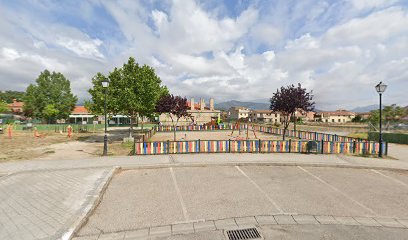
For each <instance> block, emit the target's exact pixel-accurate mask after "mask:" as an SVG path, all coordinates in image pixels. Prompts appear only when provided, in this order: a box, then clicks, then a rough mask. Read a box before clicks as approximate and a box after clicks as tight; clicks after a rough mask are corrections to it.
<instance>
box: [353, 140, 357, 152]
mask: <svg viewBox="0 0 408 240" xmlns="http://www.w3.org/2000/svg"><path fill="white" fill-rule="evenodd" d="M353 153H356V141H355V140H354V141H353Z"/></svg>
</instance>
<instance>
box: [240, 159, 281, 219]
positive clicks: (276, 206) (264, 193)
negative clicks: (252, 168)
mask: <svg viewBox="0 0 408 240" xmlns="http://www.w3.org/2000/svg"><path fill="white" fill-rule="evenodd" d="M235 167H236V168H237V169H238V171H239V172H240V173H241V174H242V175H244V177H246V178H247V179H248V180H249V182H251V183H252V184H253V185H254V186H255V187H256V188H257V189H258V190H259V191H260V192H261V193H262V194H263V195H264V196H265V197H266V199H268V201H269V202H271V203H272V204H273V206H275V208H276V209H277V210H278V211H279V213H281V214H284V212H283V210H282V208H280V207H279V205H278V204H277V203H276V202H275V201H274V200H273V199H272V198H271V197H269V195H268V194H267V193H266V192H265V191H264V190H263V189H262V188H261V187H260V186H259V185H258V184H256V182H254V181H253V180H252V179H251V178H250V177H249V176H248V175H247V174H246V173H245V172H244V171H242V170H241V168H239V166H235Z"/></svg>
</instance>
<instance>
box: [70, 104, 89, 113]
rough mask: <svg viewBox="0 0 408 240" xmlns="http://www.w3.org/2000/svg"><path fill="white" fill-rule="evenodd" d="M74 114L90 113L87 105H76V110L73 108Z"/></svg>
mask: <svg viewBox="0 0 408 240" xmlns="http://www.w3.org/2000/svg"><path fill="white" fill-rule="evenodd" d="M72 114H89V111H88V110H87V109H86V108H85V106H75V108H74V110H72Z"/></svg>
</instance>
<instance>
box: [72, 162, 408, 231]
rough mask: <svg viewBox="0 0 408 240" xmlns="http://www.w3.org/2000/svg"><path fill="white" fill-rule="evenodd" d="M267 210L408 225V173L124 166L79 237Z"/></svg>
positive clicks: (282, 215) (277, 215) (294, 217)
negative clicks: (125, 168)
mask: <svg viewBox="0 0 408 240" xmlns="http://www.w3.org/2000/svg"><path fill="white" fill-rule="evenodd" d="M262 216H264V217H262ZM266 216H273V217H272V218H271V219H274V221H275V222H276V221H278V222H277V223H278V224H279V221H288V223H292V222H293V223H307V221H308V220H310V219H311V220H313V222H314V223H320V224H325V223H330V224H333V223H336V224H340V225H341V224H342V223H347V222H348V223H355V224H356V225H364V226H367V224H368V226H377V227H381V226H385V225H386V224H388V223H389V224H391V222H395V225H397V226H399V227H404V226H405V225H404V224H405V223H406V224H407V225H408V221H406V220H404V219H408V173H407V172H406V171H388V170H387V171H386V170H373V169H369V168H368V169H350V168H333V167H308V166H206V167H170V168H169V167H163V168H156V169H137V170H127V171H121V172H119V173H117V174H116V175H115V176H114V178H113V179H112V181H111V183H110V185H109V187H108V188H107V190H106V192H105V194H104V196H103V199H102V201H101V203H100V205H99V206H98V207H97V208H96V210H95V212H94V213H93V215H91V216H90V218H89V220H88V222H87V223H86V224H85V225H84V226H83V228H82V229H81V230H80V231H79V232H78V236H99V235H101V234H109V233H116V234H117V233H121V232H122V233H123V234H125V233H124V231H144V230H143V229H146V228H148V229H149V230H148V231H152V229H153V230H154V229H155V228H157V227H162V228H163V229H167V228H168V229H167V230H166V231H170V232H172V231H173V228H174V227H171V226H184V227H186V228H188V227H189V226H191V229H193V228H194V229H193V231H195V228H196V225H197V226H198V225H200V224H205V223H208V222H209V221H210V223H212V224H214V225H215V227H214V230H215V229H220V228H222V226H224V225H225V226H228V224H229V223H232V224H233V225H235V226H236V225H238V226H239V224H238V222H239V221H240V220H239V219H241V218H242V219H244V220H243V221H244V222H245V221H249V223H252V222H253V224H255V225H257V224H259V221H260V220H259V219H261V220H262V219H263V220H265V219H268V218H267V217H266ZM288 216H290V218H289V217H288ZM302 216H307V217H302ZM248 217H249V218H248ZM223 219H224V220H223ZM230 219H232V220H230ZM236 219H238V220H236ZM251 219H252V220H251ZM254 219H255V220H254ZM376 219H377V220H376ZM382 219H385V220H382ZM211 221H212V222H211ZM302 221H303V222H302ZM381 221H383V223H381ZM387 221H389V222H387ZM281 223H284V222H281ZM373 223H375V224H376V225H373ZM183 224H184V225H183ZM217 224H218V226H217ZM275 224H276V223H275ZM370 224H371V225H370ZM167 226H168V227H167ZM405 227H408V226H405ZM300 228H302V227H300ZM322 228H324V227H322ZM306 230H308V231H310V229H306ZM357 230H358V229H357ZM146 231H147V230H146ZM336 231H340V232H341V231H346V230H344V229H343V230H342V229H341V228H339V229H337V230H336ZM401 231H405V230H401ZM398 234H402V233H401V232H398V233H397V236H399V235H398ZM374 235H375V234H374ZM175 239H176V238H175ZM288 239H291V238H288ZM364 239H366V238H364Z"/></svg>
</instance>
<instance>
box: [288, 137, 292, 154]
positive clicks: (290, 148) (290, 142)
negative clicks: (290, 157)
mask: <svg viewBox="0 0 408 240" xmlns="http://www.w3.org/2000/svg"><path fill="white" fill-rule="evenodd" d="M291 151H292V139H289V152H291Z"/></svg>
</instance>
